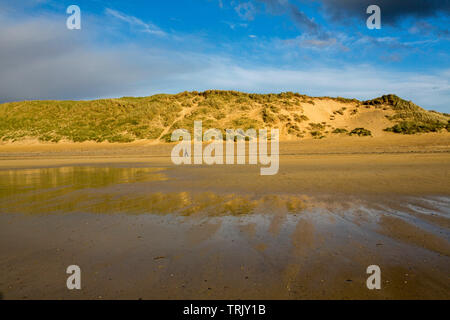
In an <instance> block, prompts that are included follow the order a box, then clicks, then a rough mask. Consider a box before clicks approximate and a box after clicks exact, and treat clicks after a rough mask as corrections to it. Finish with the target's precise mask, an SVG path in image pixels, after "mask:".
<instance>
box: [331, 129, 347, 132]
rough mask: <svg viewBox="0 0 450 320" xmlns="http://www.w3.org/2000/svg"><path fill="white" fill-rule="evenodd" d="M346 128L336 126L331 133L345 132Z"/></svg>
mask: <svg viewBox="0 0 450 320" xmlns="http://www.w3.org/2000/svg"><path fill="white" fill-rule="evenodd" d="M347 132H348V130H347V129H344V128H336V129H334V130H333V131H332V132H331V133H347Z"/></svg>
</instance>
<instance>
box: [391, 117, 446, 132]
mask: <svg viewBox="0 0 450 320" xmlns="http://www.w3.org/2000/svg"><path fill="white" fill-rule="evenodd" d="M442 129H446V130H447V131H450V130H449V129H450V120H449V121H448V122H447V124H445V123H443V122H439V121H433V122H413V121H402V122H400V123H397V124H396V125H394V126H393V127H390V128H386V129H384V131H389V132H394V133H402V134H416V133H427V132H439V131H441V130H442Z"/></svg>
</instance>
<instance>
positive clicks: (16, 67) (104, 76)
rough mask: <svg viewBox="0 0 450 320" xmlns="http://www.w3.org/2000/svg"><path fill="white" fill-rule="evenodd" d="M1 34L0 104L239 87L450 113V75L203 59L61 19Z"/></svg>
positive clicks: (2, 25) (22, 24) (0, 23)
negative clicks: (98, 33)
mask: <svg viewBox="0 0 450 320" xmlns="http://www.w3.org/2000/svg"><path fill="white" fill-rule="evenodd" d="M62 25H64V24H62ZM0 29H1V30H2V33H0V48H2V50H0V70H2V71H1V72H0V101H8V100H25V99H88V98H89V99H90V98H100V97H120V96H148V95H151V94H155V93H176V92H180V91H184V90H199V91H200V90H207V89H224V90H227V89H229V90H231V89H232V90H240V91H246V92H280V91H295V92H300V93H304V94H308V95H313V96H344V97H349V98H358V99H370V98H374V97H377V96H380V95H382V94H386V93H395V94H397V95H399V96H401V97H402V98H405V99H408V100H412V101H414V102H415V103H417V104H418V105H421V106H423V107H426V108H432V109H437V110H440V111H444V112H449V111H450V110H449V106H448V101H450V84H449V83H450V80H449V79H450V70H448V69H447V70H441V71H435V72H401V71H394V70H388V69H376V68H374V67H371V66H369V65H350V64H347V65H344V66H331V65H329V67H325V66H323V65H322V67H312V66H311V67H299V66H296V67H293V66H292V65H291V67H289V68H276V67H268V66H266V65H261V64H260V63H258V62H257V61H251V62H250V61H248V60H247V61H244V60H243V59H242V58H240V57H237V56H232V57H226V56H224V55H222V54H217V53H216V54H206V53H202V52H201V51H202V48H198V51H197V52H194V51H190V50H180V49H179V48H177V49H171V50H170V49H156V48H152V47H148V46H147V47H145V48H144V47H141V46H139V45H137V44H135V45H131V44H114V45H105V44H104V42H100V43H101V44H99V43H97V42H96V41H92V39H90V38H87V36H83V33H77V32H72V31H68V30H67V29H66V28H64V27H61V23H60V19H55V18H54V17H53V18H48V19H47V18H40V19H28V20H26V21H16V22H12V21H6V20H0ZM91 34H92V33H91V32H90V33H89V35H91Z"/></svg>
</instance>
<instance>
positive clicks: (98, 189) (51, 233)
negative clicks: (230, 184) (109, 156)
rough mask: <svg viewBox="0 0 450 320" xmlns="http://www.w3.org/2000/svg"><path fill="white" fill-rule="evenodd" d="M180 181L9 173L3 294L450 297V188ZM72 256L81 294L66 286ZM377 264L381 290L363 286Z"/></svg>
mask: <svg viewBox="0 0 450 320" xmlns="http://www.w3.org/2000/svg"><path fill="white" fill-rule="evenodd" d="M172 179H173V178H172V177H171V175H170V174H169V170H168V169H165V168H154V167H145V166H140V167H130V166H126V165H116V166H111V165H103V166H67V167H53V168H35V169H15V170H1V171H0V292H2V293H3V295H4V296H5V297H6V298H8V297H10V298H14V297H16V298H17V297H19V298H23V297H30V298H36V297H40V298H58V297H65V298H96V297H97V296H102V297H109V298H153V299H155V298H234V299H236V298H241V299H258V298H267V299H274V298H293V299H298V298H415V297H417V298H420V297H421V298H449V295H448V292H449V289H450V279H449V278H448V270H450V258H449V256H450V243H449V239H450V232H449V230H450V227H449V221H450V210H449V209H450V197H447V196H442V195H440V196H436V195H424V196H420V197H419V196H414V197H412V196H395V197H394V196H393V197H387V196H384V197H379V196H364V195H347V196H337V195H333V194H298V193H276V194H273V193H262V192H254V193H251V192H245V193H244V192H239V193H237V192H234V193H233V192H228V193H226V192H218V191H214V190H209V191H197V192H196V191H195V190H181V191H180V190H171V189H170V188H169V187H167V185H166V183H167V182H169V181H171V180H172ZM172 182H173V181H172ZM74 263H75V264H79V265H80V266H81V267H82V270H83V272H84V274H85V278H84V280H83V281H85V289H84V291H83V292H78V293H73V292H68V291H67V290H66V289H65V287H64V283H65V280H64V279H65V276H66V275H65V272H64V271H65V269H64V268H65V266H67V265H70V264H74ZM371 264H377V265H380V266H381V268H382V270H383V275H384V276H383V289H384V290H382V291H380V292H374V291H369V290H367V288H366V287H365V279H366V274H365V269H366V268H367V266H369V265H371ZM405 275H406V276H405ZM110 279H112V280H110Z"/></svg>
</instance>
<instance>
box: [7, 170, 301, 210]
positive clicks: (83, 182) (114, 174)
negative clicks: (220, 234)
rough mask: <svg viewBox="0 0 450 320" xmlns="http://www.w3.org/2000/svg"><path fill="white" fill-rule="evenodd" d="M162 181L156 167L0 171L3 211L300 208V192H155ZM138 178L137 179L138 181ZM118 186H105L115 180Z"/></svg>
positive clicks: (163, 178)
mask: <svg viewBox="0 0 450 320" xmlns="http://www.w3.org/2000/svg"><path fill="white" fill-rule="evenodd" d="M165 180H167V177H166V176H165V174H164V171H163V169H161V168H120V167H85V166H73V167H60V168H40V169H23V170H3V171H0V212H3V213H28V214H39V213H67V212H87V213H128V214H144V213H151V214H179V215H183V216H191V215H197V214H207V215H210V216H211V215H212V216H222V215H233V216H237V215H246V214H251V213H254V212H256V211H258V212H263V211H271V212H286V213H295V212H300V211H301V210H303V209H304V208H305V206H306V205H305V199H304V197H299V196H293V195H262V196H250V195H238V194H216V193H213V192H202V193H191V192H158V190H160V188H158V185H157V184H156V185H152V186H151V187H149V185H148V183H149V182H161V181H165ZM138 183H142V184H138ZM119 184H120V185H121V187H120V188H108V187H111V186H114V185H119Z"/></svg>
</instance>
